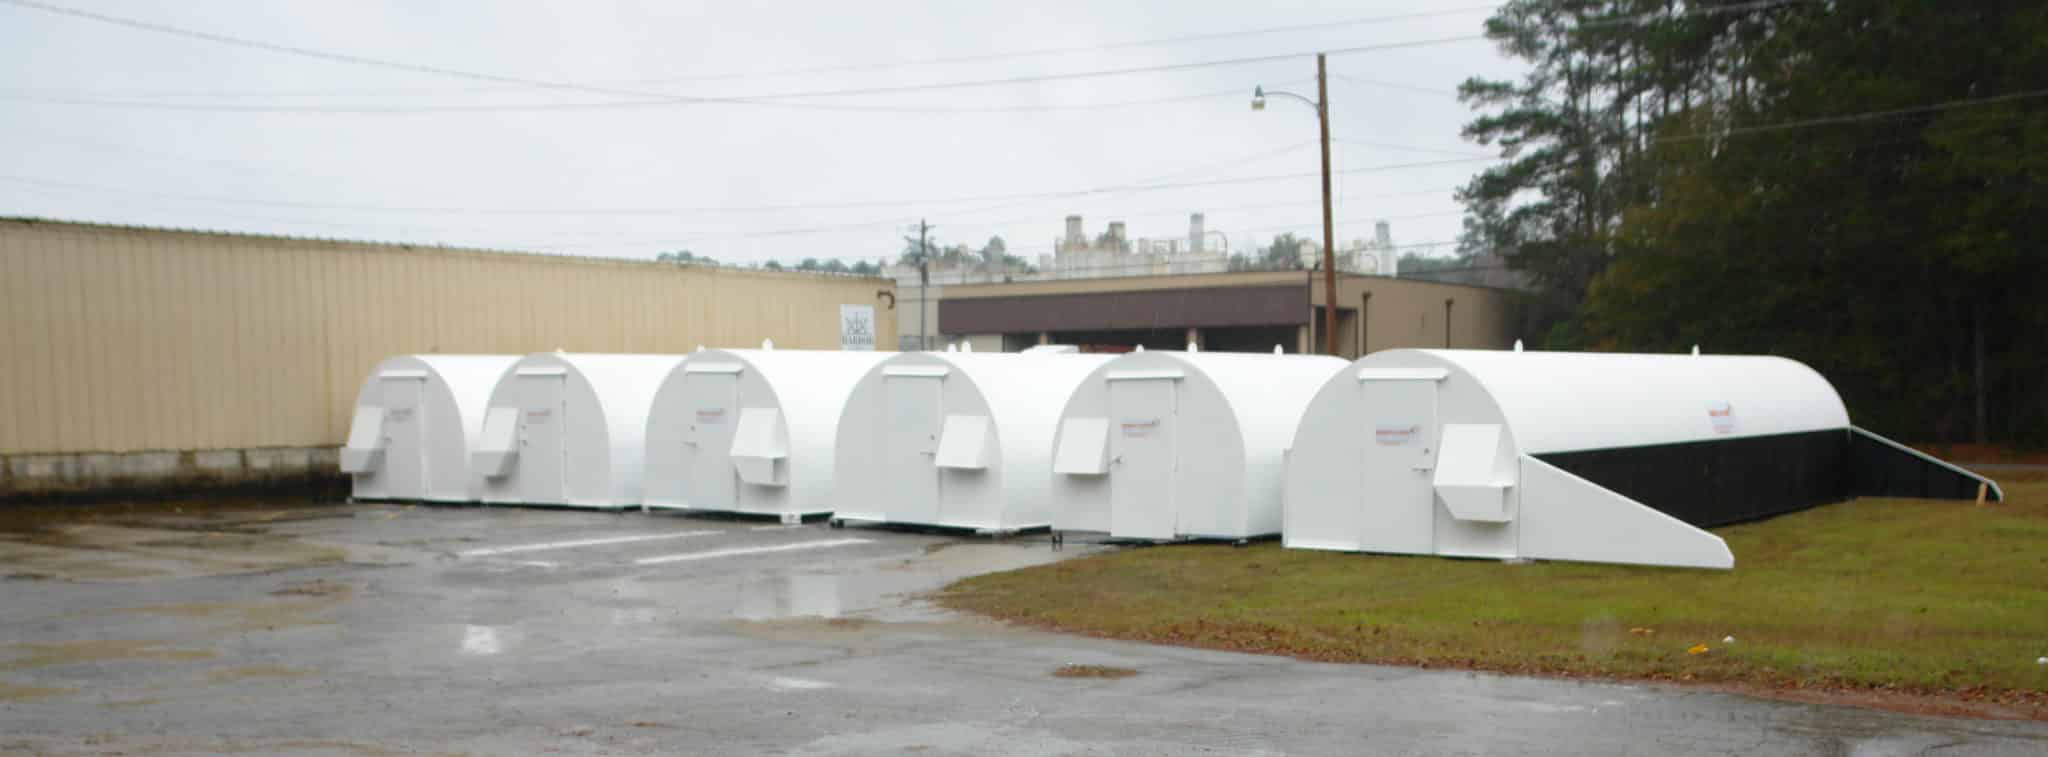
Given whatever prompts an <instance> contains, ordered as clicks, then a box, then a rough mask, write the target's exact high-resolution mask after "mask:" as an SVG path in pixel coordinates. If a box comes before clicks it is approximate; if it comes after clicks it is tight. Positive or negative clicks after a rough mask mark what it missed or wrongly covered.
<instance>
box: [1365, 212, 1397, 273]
mask: <svg viewBox="0 0 2048 757" xmlns="http://www.w3.org/2000/svg"><path fill="white" fill-rule="evenodd" d="M1372 236H1373V242H1374V243H1375V244H1374V245H1373V246H1374V247H1376V248H1378V249H1376V250H1375V252H1376V253H1378V255H1379V258H1380V261H1379V262H1380V264H1379V269H1380V270H1379V274H1380V275H1381V276H1399V275H1401V253H1400V252H1398V251H1396V250H1395V249H1394V231H1393V228H1392V227H1390V226H1388V225H1387V222H1386V221H1381V222H1379V223H1376V224H1373V226H1372Z"/></svg>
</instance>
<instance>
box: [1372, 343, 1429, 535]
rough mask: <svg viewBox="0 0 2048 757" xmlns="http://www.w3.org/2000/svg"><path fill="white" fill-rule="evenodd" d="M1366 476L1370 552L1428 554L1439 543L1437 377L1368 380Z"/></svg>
mask: <svg viewBox="0 0 2048 757" xmlns="http://www.w3.org/2000/svg"><path fill="white" fill-rule="evenodd" d="M1359 391H1361V392H1363V393H1364V396H1363V397H1362V398H1361V399H1362V405H1363V407H1365V409H1366V410H1365V415H1366V418H1367V419H1368V425H1367V426H1366V427H1365V428H1364V429H1362V430H1361V431H1362V433H1365V434H1368V435H1369V437H1368V438H1367V439H1366V440H1365V459H1364V460H1362V461H1360V465H1359V471H1360V475H1361V476H1362V478H1363V479H1364V481H1363V482H1362V484H1363V485H1362V486H1361V487H1360V489H1359V494H1358V500H1359V501H1360V502H1361V503H1362V504H1361V505H1360V507H1361V508H1362V511H1361V512H1360V513H1359V516H1360V520H1359V523H1360V526H1359V528H1361V529H1362V533H1361V534H1360V536H1359V540H1360V546H1361V548H1362V549H1364V550H1365V551H1367V552H1400V553H1410V554H1429V553H1432V552H1434V551H1435V549H1436V547H1435V545H1436V492H1435V489H1434V487H1433V486H1432V485H1431V481H1432V480H1433V471H1434V470H1435V468H1436V452H1437V434H1438V433H1439V428H1438V426H1437V417H1436V416H1437V412H1436V411H1437V408H1436V391H1437V382H1436V381H1434V380H1429V379H1400V380H1364V381H1360V382H1359Z"/></svg>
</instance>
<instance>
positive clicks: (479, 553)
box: [458, 531, 724, 557]
mask: <svg viewBox="0 0 2048 757" xmlns="http://www.w3.org/2000/svg"><path fill="white" fill-rule="evenodd" d="M718 533H724V532H723V531H678V532H675V533H670V534H638V535H634V536H612V537H607V538H603V539H576V540H573V541H550V542H542V543H540V544H521V545H518V546H512V547H486V548H484V549H472V550H469V551H467V552H461V553H458V554H460V555H461V556H463V557H485V556H488V555H509V554H513V553H515V552H539V551H541V550H547V549H574V548H576V547H601V546H604V545H607V544H632V543H634V542H643V541H660V540H663V539H683V538H688V537H691V536H710V535H712V534H718Z"/></svg>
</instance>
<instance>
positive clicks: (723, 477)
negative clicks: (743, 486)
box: [683, 373, 740, 510]
mask: <svg viewBox="0 0 2048 757" xmlns="http://www.w3.org/2000/svg"><path fill="white" fill-rule="evenodd" d="M683 380H684V381H686V382H688V384H686V386H685V390H686V394H687V396H689V397H690V398H691V399H690V429H689V434H688V435H687V436H686V437H684V438H685V439H686V441H685V442H684V444H683V446H684V450H683V456H684V458H685V459H686V462H687V465H688V466H689V467H687V468H686V469H685V470H686V472H688V474H689V479H688V480H686V481H685V482H684V483H683V487H684V497H683V500H684V502H685V503H687V504H688V505H689V506H690V507H697V508H703V509H707V510H730V509H733V508H735V507H737V506H738V505H739V472H738V471H735V470H733V467H732V438H733V431H734V429H735V428H737V427H738V426H739V422H740V418H739V416H740V411H739V407H738V405H739V385H740V375H739V374H737V373H688V374H684V376H683Z"/></svg>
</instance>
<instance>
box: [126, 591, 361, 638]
mask: <svg viewBox="0 0 2048 757" xmlns="http://www.w3.org/2000/svg"><path fill="white" fill-rule="evenodd" d="M271 594H272V595H275V596H280V597H291V598H290V599H280V600H269V601H258V602H178V603H172V604H161V605H144V606H141V607H126V608H122V609H120V610H119V612H131V613H139V614H143V615H158V616H164V617H172V618H194V619H222V620H226V621H228V622H229V625H228V626H227V627H226V629H224V630H238V631H257V630H262V631H275V630H277V629H279V628H294V627H298V626H324V625H333V624H334V621H332V620H327V619H325V618H321V617H318V616H317V613H319V612H320V611H322V610H325V609H327V608H329V607H332V606H334V605H336V604H339V603H341V602H344V601H347V600H348V599H350V598H352V597H354V596H355V587H353V586H350V585H348V584H338V583H328V582H324V581H311V582H303V583H298V584H290V585H287V586H285V587H283V588H280V589H278V590H276V591H273V592H271Z"/></svg>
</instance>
